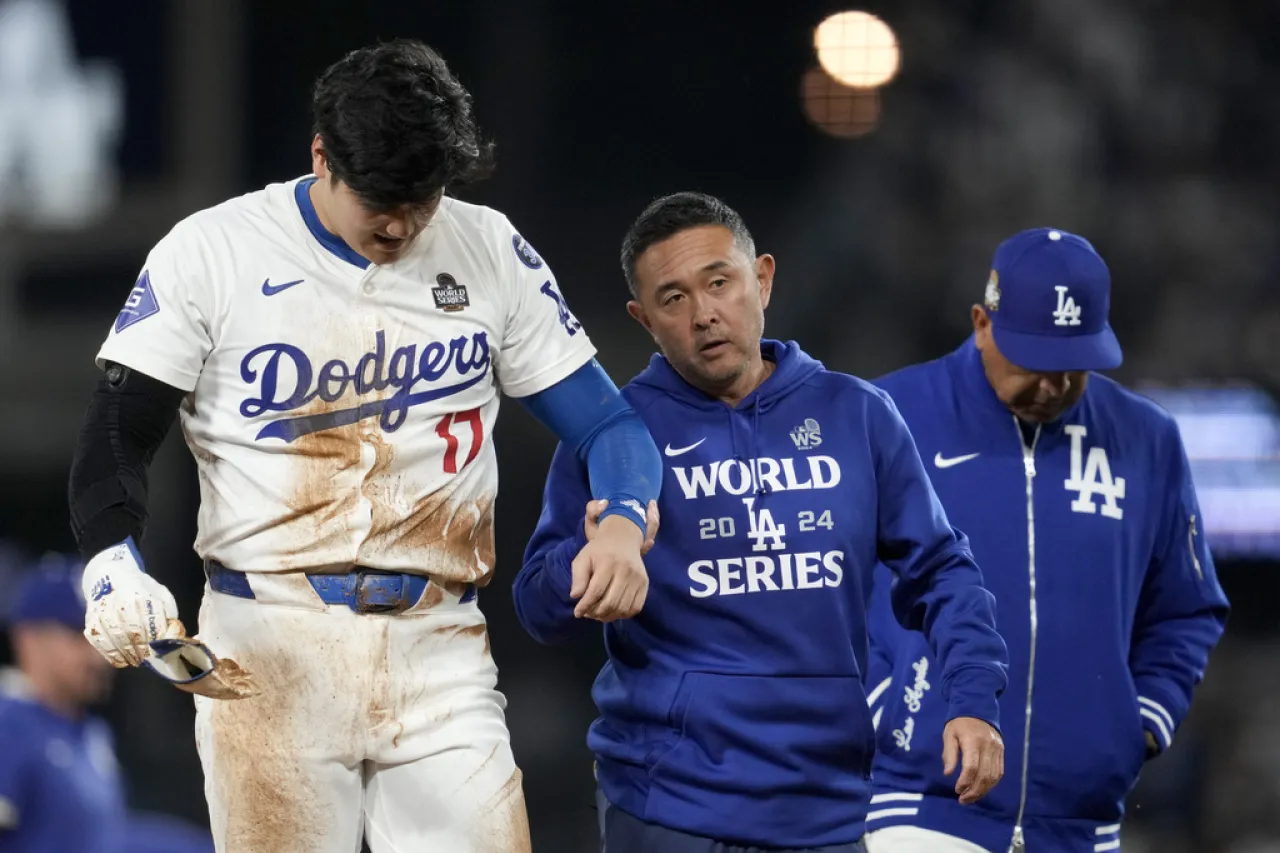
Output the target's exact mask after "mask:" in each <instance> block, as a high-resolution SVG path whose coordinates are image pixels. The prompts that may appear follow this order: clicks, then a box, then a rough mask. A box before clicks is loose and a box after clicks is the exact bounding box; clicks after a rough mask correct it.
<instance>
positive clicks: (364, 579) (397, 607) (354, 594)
mask: <svg viewBox="0 0 1280 853" xmlns="http://www.w3.org/2000/svg"><path fill="white" fill-rule="evenodd" d="M351 574H352V581H353V582H352V587H353V589H352V590H351V599H350V606H351V609H352V610H354V611H355V612H356V613H392V614H394V613H402V612H403V611H405V610H407V609H409V605H410V604H411V603H412V602H410V601H409V600H408V592H409V584H408V583H407V582H406V580H405V576H404V575H402V574H400V575H395V574H389V573H384V572H372V571H368V570H365V569H357V570H356V571H354V572H352V573H351ZM376 579H385V581H384V582H390V581H391V580H392V579H396V580H399V582H400V594H399V596H397V598H396V600H395V601H393V602H390V603H373V602H370V601H369V593H370V589H369V586H368V582H370V581H374V580H376Z"/></svg>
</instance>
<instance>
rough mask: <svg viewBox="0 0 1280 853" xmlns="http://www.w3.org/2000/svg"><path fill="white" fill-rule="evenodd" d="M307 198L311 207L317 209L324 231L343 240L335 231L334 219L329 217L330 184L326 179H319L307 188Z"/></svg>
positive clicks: (317, 216)
mask: <svg viewBox="0 0 1280 853" xmlns="http://www.w3.org/2000/svg"><path fill="white" fill-rule="evenodd" d="M307 197H308V198H310V199H311V207H312V208H314V209H315V212H316V218H317V219H319V220H320V224H321V225H323V226H324V230H326V231H328V232H329V233H330V234H332V235H334V236H335V237H338V238H340V239H341V238H342V235H341V234H339V233H338V232H337V231H336V230H334V223H333V217H332V216H330V215H329V187H328V182H327V181H326V180H325V179H324V178H317V179H316V180H315V181H313V182H312V184H311V186H310V187H308V188H307Z"/></svg>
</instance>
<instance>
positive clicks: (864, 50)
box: [813, 12, 901, 89]
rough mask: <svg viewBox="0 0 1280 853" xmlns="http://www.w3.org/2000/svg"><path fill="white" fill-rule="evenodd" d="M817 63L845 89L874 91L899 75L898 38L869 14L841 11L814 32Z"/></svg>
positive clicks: (884, 24)
mask: <svg viewBox="0 0 1280 853" xmlns="http://www.w3.org/2000/svg"><path fill="white" fill-rule="evenodd" d="M813 46H814V49H815V50H816V51H817V52H818V62H820V63H821V64H822V68H823V70H824V71H826V72H827V73H828V74H830V75H831V77H832V78H833V79H835V80H838V81H839V82H841V83H843V84H844V85H846V86H853V87H856V88H860V89H873V88H876V87H877V86H883V85H885V84H886V83H888V82H889V81H890V80H892V79H893V77H894V75H895V74H897V73H898V65H899V63H900V61H901V57H900V53H899V50H898V38H897V36H895V35H894V33H893V30H892V29H890V28H889V25H888V24H886V23H885V22H884V21H882V20H880V19H879V18H877V17H876V16H875V15H872V14H870V13H869V12H839V13H837V14H835V15H831V16H830V17H828V18H827V19H826V20H824V21H823V22H822V23H820V24H818V26H817V28H816V29H815V30H814V31H813Z"/></svg>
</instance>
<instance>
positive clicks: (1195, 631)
mask: <svg viewBox="0 0 1280 853" xmlns="http://www.w3.org/2000/svg"><path fill="white" fill-rule="evenodd" d="M1088 383H1089V384H1088V387H1087V389H1086V391H1085V394H1084V396H1083V397H1082V398H1081V400H1080V402H1078V403H1077V404H1076V405H1075V406H1074V407H1072V409H1071V410H1069V411H1068V412H1067V413H1066V414H1065V415H1064V416H1063V417H1062V418H1061V419H1060V420H1059V421H1057V422H1055V423H1053V424H1049V425H1045V426H1042V427H1040V428H1039V429H1038V430H1036V431H1032V430H1028V431H1027V433H1026V434H1024V431H1023V428H1022V427H1020V426H1019V424H1018V422H1017V420H1016V419H1015V418H1014V416H1013V415H1012V414H1011V413H1010V412H1009V410H1008V409H1006V408H1005V407H1004V405H1002V404H1001V403H1000V401H999V399H997V397H996V396H995V392H994V391H993V390H992V389H991V386H990V384H989V383H988V382H987V379H986V375H985V374H984V372H983V368H982V360H981V357H980V354H979V353H978V350H977V347H976V346H975V344H974V341H973V339H972V338H970V339H969V341H967V342H966V343H965V344H964V345H963V346H962V347H961V348H960V349H958V350H957V351H956V352H954V353H952V354H951V355H949V356H947V357H945V358H942V359H940V360H937V361H934V362H930V363H928V364H922V365H917V366H914V367H909V368H906V369H905V370H901V371H898V372H897V373H893V374H890V375H889V376H886V377H884V378H882V379H880V380H877V383H876V384H877V385H879V386H880V387H881V388H883V389H884V390H886V391H888V392H889V393H890V394H891V395H892V397H893V399H894V401H895V402H896V403H897V405H898V408H899V410H900V411H901V412H902V415H903V417H904V418H905V419H906V422H907V424H908V426H909V427H910V428H911V432H912V435H913V436H914V438H915V441H916V444H917V446H918V447H919V450H920V455H921V457H922V458H923V459H924V460H925V462H926V467H927V468H928V471H929V476H930V477H931V478H932V480H933V486H934V488H935V489H936V491H937V494H938V496H939V498H941V500H942V504H943V506H944V507H945V508H946V511H947V514H948V517H949V518H950V520H951V522H952V523H953V524H955V525H956V526H957V527H958V528H960V529H961V530H963V531H965V533H966V534H967V535H968V537H969V540H970V542H971V543H972V546H973V553H974V555H975V556H976V557H977V559H978V560H979V562H980V564H981V565H982V568H983V577H984V579H985V582H986V586H987V588H988V589H989V590H991V591H992V592H993V593H994V594H995V597H996V601H997V603H998V605H999V612H998V620H997V623H998V626H999V629H1000V633H1001V635H1002V636H1003V637H1004V640H1005V642H1006V643H1007V644H1008V648H1009V659H1010V664H1009V689H1008V690H1007V691H1005V693H1004V695H1003V697H1002V698H1001V701H1000V720H1001V723H1002V726H1003V732H1004V740H1005V776H1004V778H1003V779H1002V780H1001V781H1000V783H999V784H997V785H996V787H995V788H994V789H993V790H992V791H991V793H989V794H988V795H987V796H986V797H984V798H983V799H982V800H980V801H978V802H977V803H975V804H974V805H971V806H961V805H959V803H958V802H957V800H956V796H955V792H954V790H953V788H954V783H953V781H952V780H949V779H944V778H943V777H942V774H941V771H940V767H941V765H942V759H941V755H940V752H939V749H938V737H937V735H938V733H939V732H941V731H942V727H943V725H944V722H945V719H946V717H947V715H948V714H949V713H950V711H949V708H948V706H947V703H946V702H945V701H943V700H942V699H941V698H940V697H939V696H938V693H937V689H936V684H935V683H934V679H933V678H932V673H933V671H934V669H933V668H934V667H935V666H936V664H935V663H934V656H933V654H932V652H931V651H930V649H929V648H928V644H927V643H926V642H925V640H924V638H923V637H922V636H920V635H919V634H915V633H912V632H908V631H905V630H903V629H902V628H901V627H900V626H899V625H898V624H896V621H895V619H894V617H893V614H892V612H891V608H890V605H889V602H888V593H887V589H885V588H880V589H877V590H876V595H875V597H874V601H873V605H872V612H871V615H870V620H871V641H872V665H871V672H870V674H869V681H868V683H869V684H870V685H872V692H871V704H872V709H873V711H874V713H875V715H876V719H877V744H878V747H879V754H878V755H877V757H876V764H875V770H874V778H875V785H874V796H873V798H872V805H871V811H870V813H869V814H868V817H867V831H868V832H874V831H875V830H877V829H882V828H884V827H886V826H892V825H895V824H910V825H915V826H921V827H924V828H926V829H933V830H937V831H939V832H945V833H948V834H950V835H956V836H960V837H962V838H965V839H968V840H969V841H972V842H974V843H976V844H978V845H980V846H982V847H984V848H986V849H988V850H992V851H998V853H1005V851H1007V850H1009V849H1010V847H1011V845H1012V847H1013V848H1014V849H1015V850H1017V849H1021V848H1020V845H1021V846H1023V847H1025V849H1027V850H1031V851H1040V850H1053V851H1064V852H1065V853H1071V851H1082V853H1083V851H1089V853H1092V851H1094V850H1108V849H1115V848H1116V847H1117V846H1118V844H1119V841H1118V836H1119V830H1120V820H1121V817H1122V816H1123V814H1124V800H1125V796H1126V795H1127V794H1128V793H1129V791H1130V789H1131V788H1132V787H1133V785H1134V783H1135V782H1136V781H1137V778H1138V772H1139V770H1140V769H1141V768H1142V766H1143V762H1144V760H1145V758H1146V757H1147V747H1146V743H1145V735H1144V732H1147V731H1149V732H1151V733H1152V734H1153V735H1154V736H1155V740H1156V743H1157V744H1158V747H1159V749H1161V750H1163V749H1165V748H1167V747H1168V746H1169V744H1170V742H1171V741H1172V739H1173V735H1174V732H1175V731H1176V730H1177V728H1178V725H1179V724H1180V723H1181V722H1182V719H1183V717H1185V716H1186V714H1187V710H1188V708H1189V706H1190V704H1191V694H1192V690H1193V689H1194V687H1195V685H1196V684H1198V683H1199V681H1200V679H1201V677H1202V675H1203V673H1204V668H1205V665H1206V663H1207V661H1208V657H1209V652H1210V650H1211V649H1212V648H1213V646H1214V645H1215V644H1216V643H1217V641H1218V638H1219V637H1220V636H1221V635H1222V631H1223V627H1224V624H1225V621H1226V617H1227V600H1226V597H1225V596H1224V595H1223V593H1222V588H1221V587H1220V586H1219V585H1218V580H1217V577H1216V575H1215V572H1214V566H1213V560H1212V558H1211V557H1210V556H1209V551H1208V549H1207V548H1206V547H1205V543H1204V538H1203V536H1202V535H1201V533H1202V531H1203V526H1202V525H1201V521H1200V510H1199V508H1198V506H1197V503H1196V495H1195V491H1194V488H1193V486H1192V483H1191V475H1190V471H1189V466H1188V463H1187V458H1186V453H1185V451H1184V450H1183V447H1182V440H1181V437H1180V435H1179V433H1178V428H1177V424H1176V423H1175V422H1174V420H1173V418H1172V417H1171V416H1170V415H1169V414H1168V413H1166V412H1165V411H1164V410H1162V409H1160V408H1159V407H1158V406H1156V405H1155V404H1154V403H1152V402H1150V401H1149V400H1147V399H1145V398H1143V397H1141V396H1139V395H1137V394H1134V393H1132V392H1130V391H1127V390H1125V389H1124V388H1122V387H1121V386H1119V385H1117V384H1116V383H1115V382H1113V381H1111V380H1110V379H1107V378H1106V377H1104V376H1100V375H1096V374H1091V375H1090V376H1089V379H1088ZM890 580H891V578H890V575H889V572H888V570H887V569H884V568H881V569H879V570H878V574H877V578H876V585H877V587H887V586H888V583H889V581H890ZM1112 842H1115V843H1114V844H1113V843H1112ZM1095 845H1102V846H1095Z"/></svg>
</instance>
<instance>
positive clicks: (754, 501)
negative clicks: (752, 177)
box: [514, 341, 1006, 847]
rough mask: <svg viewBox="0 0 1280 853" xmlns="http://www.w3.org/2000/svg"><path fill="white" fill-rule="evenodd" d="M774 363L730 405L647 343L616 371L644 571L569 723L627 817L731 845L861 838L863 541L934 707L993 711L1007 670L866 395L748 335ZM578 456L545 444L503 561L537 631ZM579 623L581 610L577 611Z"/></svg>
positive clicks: (953, 543) (908, 449) (957, 545)
mask: <svg viewBox="0 0 1280 853" xmlns="http://www.w3.org/2000/svg"><path fill="white" fill-rule="evenodd" d="M762 349H763V352H764V355H765V357H766V358H767V359H769V360H771V361H773V362H775V363H776V365H777V366H776V369H775V370H774V372H773V373H772V374H771V375H770V376H769V377H768V378H767V379H766V380H765V381H764V383H763V384H761V386H760V387H759V388H758V389H756V390H755V391H754V392H753V393H752V394H750V395H749V396H748V397H747V398H746V399H744V400H743V401H742V402H741V403H740V404H739V405H738V406H736V407H730V406H728V405H726V404H724V403H723V402H721V401H719V400H716V399H714V398H712V397H709V396H707V395H706V394H704V393H702V392H701V391H699V390H697V389H696V388H694V387H693V386H691V385H689V384H688V383H686V382H685V381H684V380H683V379H681V378H680V376H679V375H678V374H677V373H676V372H675V371H674V370H673V369H672V368H671V366H670V365H669V364H668V362H667V361H666V360H665V359H664V358H662V357H660V356H655V357H654V358H653V360H652V362H651V363H650V366H649V368H648V369H647V370H645V371H644V372H643V373H641V374H640V375H639V376H638V377H637V378H636V379H635V380H634V381H633V382H632V383H631V384H629V385H628V386H627V387H626V388H624V389H623V394H624V396H625V397H626V398H627V400H628V401H629V402H630V403H631V405H632V406H633V407H634V408H635V410H636V411H637V412H638V413H639V415H640V417H641V418H642V419H643V420H644V422H645V425H646V426H647V427H648V429H649V431H650V433H651V434H652V435H653V438H654V441H655V442H656V443H657V444H658V446H659V447H661V448H663V449H664V454H665V455H664V462H665V465H666V470H665V472H664V477H663V484H662V493H661V498H660V503H659V508H660V511H661V517H662V524H661V529H660V530H659V532H658V536H657V544H656V545H655V547H654V548H653V550H652V551H650V552H649V554H648V555H647V556H646V557H645V564H646V566H647V568H648V572H649V579H650V587H649V595H648V599H647V600H646V603H645V606H644V609H643V610H642V611H641V612H640V613H639V614H638V615H637V616H636V617H635V618H633V619H629V620H622V621H617V622H613V623H610V624H608V625H606V626H605V628H604V639H605V645H606V648H607V650H608V654H609V660H608V663H606V664H605V666H604V668H603V670H602V671H601V672H600V675H599V677H598V678H597V680H596V683H595V687H594V690H593V696H594V698H595V701H596V705H597V707H598V708H599V711H600V717H599V719H597V720H596V721H595V723H594V724H593V725H592V726H591V730H590V732H589V734H588V737H587V742H588V744H589V746H590V747H591V749H592V751H593V752H594V753H595V755H596V760H597V763H598V772H597V777H598V779H599V784H600V787H601V790H602V791H603V793H604V795H605V796H606V797H607V798H608V799H609V801H610V802H612V803H613V804H614V805H615V806H617V807H618V808H620V809H622V810H623V811H625V812H628V813H630V814H631V815H633V816H635V817H637V818H640V819H642V820H645V821H648V822H650V823H656V824H659V825H662V826H666V827H668V828H672V829H676V830H680V831H683V832H687V833H692V834H695V835H700V836H704V837H710V838H715V839H719V840H722V841H729V842H735V843H739V844H747V845H757V846H769V847H816V846H825V845H830V844H838V843H844V842H850V841H853V840H856V839H857V838H859V837H860V836H861V835H862V831H863V817H864V815H865V813H866V808H867V798H868V787H869V775H870V771H871V760H872V757H873V753H874V749H875V744H874V733H873V730H872V724H871V714H870V711H869V710H868V708H867V703H866V694H865V693H864V690H863V675H864V673H865V672H866V669H865V665H866V654H867V638H866V626H865V613H866V607H867V599H868V597H869V595H870V592H871V573H872V570H873V569H874V567H875V565H876V563H877V560H880V561H883V562H884V563H885V564H886V565H888V566H889V567H890V568H891V569H892V570H893V571H894V572H896V573H897V576H898V577H899V578H900V582H899V583H898V584H897V585H896V587H895V593H894V599H895V605H896V606H897V609H898V612H899V613H900V614H901V616H902V618H903V620H904V624H910V625H913V626H922V627H925V628H926V629H927V631H928V635H929V637H930V639H931V641H932V647H933V648H934V649H935V650H936V653H937V654H938V656H939V657H940V659H941V660H942V667H941V668H942V674H941V677H940V678H939V679H938V681H939V690H940V692H941V693H942V694H943V695H944V696H946V697H947V705H948V710H947V712H946V714H947V715H948V716H973V717H978V718H981V719H984V720H987V721H989V722H991V723H992V724H996V723H997V722H998V720H997V717H996V705H997V703H996V697H997V695H998V694H999V692H1000V690H1002V689H1003V687H1004V684H1005V679H1006V674H1005V653H1004V648H1003V644H1002V643H1001V641H1000V638H999V635H998V634H997V633H996V631H995V628H994V614H993V609H992V608H993V602H992V599H991V596H990V594H989V593H988V592H987V591H986V590H985V589H983V587H982V586H981V574H980V573H979V571H978V568H977V566H976V565H975V564H974V562H973V558H972V556H971V555H970V553H969V549H968V545H967V543H966V542H965V539H964V537H963V536H962V535H961V534H959V533H958V532H956V531H954V530H953V529H952V528H951V527H950V526H949V524H948V523H947V519H946V516H945V514H944V513H943V511H942V509H941V506H940V505H939V503H938V501H937V499H936V498H935V497H934V494H933V492H932V490H931V489H930V487H929V479H928V476H927V475H926V474H925V472H924V470H923V467H922V465H921V462H920V457H919V456H918V455H917V454H916V449H915V445H914V444H913V443H912V440H911V436H910V434H909V433H908V432H907V428H906V426H905V424H903V422H902V419H901V418H900V417H899V415H898V413H897V411H896V410H895V409H894V406H893V403H892V402H891V401H890V400H889V397H888V395H887V394H885V393H883V392H882V391H879V390H877V389H875V388H873V387H872V386H871V385H869V384H868V383H865V382H863V381H861V380H858V379H855V378H853V377H850V376H846V375H843V374H839V373H832V372H830V371H827V370H825V369H824V368H823V366H822V365H821V364H820V363H819V362H817V361H814V360H813V359H811V358H809V357H808V356H807V355H805V354H804V353H803V352H801V350H800V348H799V347H798V346H797V345H795V344H794V343H787V344H782V343H778V342H776V341H765V342H764V343H763V345H762ZM590 498H591V495H590V492H589V489H588V478H587V472H586V470H585V469H584V468H583V466H582V463H581V462H580V461H578V460H577V459H576V458H575V457H574V456H573V454H572V453H571V452H569V451H567V450H566V449H565V448H563V447H561V448H559V449H558V450H557V451H556V454H555V458H554V460H553V461H552V465H551V472H550V475H549V476H548V479H547V485H546V492H545V496H544V499H543V500H544V503H543V510H542V517H541V519H540V520H539V523H538V527H537V530H536V531H535V533H534V535H533V539H532V541H531V542H530V543H529V548H528V551H527V553H526V555H525V562H524V566H523V568H522V569H521V571H520V573H519V575H518V576H517V577H516V579H515V584H514V594H515V603H516V612H517V614H518V615H519V617H520V621H521V623H522V624H523V625H524V627H525V628H526V630H528V631H529V633H530V634H532V635H533V636H534V637H535V638H536V639H538V640H539V641H541V642H545V643H551V642H555V641H558V640H563V639H567V638H569V637H571V636H573V635H575V634H579V633H580V632H583V631H584V629H585V630H586V631H588V632H590V631H591V627H592V626H597V623H594V622H591V621H589V620H577V619H575V618H574V616H573V606H574V602H573V601H571V600H570V599H569V588H570V578H571V572H570V564H571V563H572V561H573V558H574V557H575V556H576V555H577V554H578V552H579V551H580V550H581V549H582V547H583V545H584V544H585V543H586V539H585V537H584V533H583V515H584V511H585V507H586V504H587V502H588V500H590ZM597 629H598V628H597Z"/></svg>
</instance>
